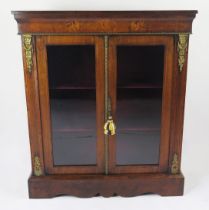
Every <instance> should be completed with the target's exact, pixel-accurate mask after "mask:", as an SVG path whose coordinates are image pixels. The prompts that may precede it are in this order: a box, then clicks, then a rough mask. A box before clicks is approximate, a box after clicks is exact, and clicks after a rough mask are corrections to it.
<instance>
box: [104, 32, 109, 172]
mask: <svg viewBox="0 0 209 210" xmlns="http://www.w3.org/2000/svg"><path fill="white" fill-rule="evenodd" d="M108 45H109V37H108V36H107V35H105V36H104V69H105V70H104V71H105V75H104V76H105V93H104V94H105V114H104V118H105V122H106V121H107V119H108V85H109V84H108V63H109V62H108V60H109V56H108V54H109V53H108V48H109V47H108ZM108 140H109V138H108V135H104V141H105V142H104V143H105V174H106V175H108V162H109V155H108V154H109V142H108Z"/></svg>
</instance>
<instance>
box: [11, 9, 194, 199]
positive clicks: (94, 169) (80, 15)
mask: <svg viewBox="0 0 209 210" xmlns="http://www.w3.org/2000/svg"><path fill="white" fill-rule="evenodd" d="M196 13H197V11H133V12H125V11H124V12H116V11H112V12H96V11H95V12H90V11H89V12H84V11H83V12H73V11H65V12H64V11H60V12H59V11H50V12H49V11H40V12H38V11H36V12H34V11H27V12H24V11H14V12H13V14H14V17H15V19H16V20H17V23H18V31H19V34H20V35H21V37H22V53H23V63H24V75H25V87H26V98H27V108H28V124H29V135H30V136H29V137H30V146H31V160H32V161H31V162H32V174H31V176H30V178H29V182H28V183H29V196H30V197H31V198H46V197H54V196H57V195H73V196H79V197H92V196H97V195H101V196H105V197H109V196H115V195H120V196H136V195H140V194H145V193H156V194H160V195H164V196H169V195H170V196H171V195H182V194H183V185H184V177H183V175H182V173H181V169H180V164H181V145H182V133H183V117H184V97H185V89H186V74H187V55H188V43H189V34H190V33H191V27H192V21H193V19H194V17H195V15H196Z"/></svg>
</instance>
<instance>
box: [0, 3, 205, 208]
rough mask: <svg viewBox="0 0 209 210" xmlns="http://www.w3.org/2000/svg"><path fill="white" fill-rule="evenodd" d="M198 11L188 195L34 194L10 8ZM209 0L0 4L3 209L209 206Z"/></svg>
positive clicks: (188, 121)
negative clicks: (87, 196) (85, 196)
mask: <svg viewBox="0 0 209 210" xmlns="http://www.w3.org/2000/svg"><path fill="white" fill-rule="evenodd" d="M166 9H167V10H178V9H179V10H184V9H197V10H198V11H199V13H198V15H197V17H196V19H195V20H194V23H193V35H191V37H190V47H189V48H190V51H189V63H188V80H187V93H186V109H185V123H184V140H183V156H182V171H183V173H184V175H185V177H186V179H185V194H184V196H183V197H160V196H158V195H147V196H139V197H135V198H120V197H114V198H108V199H106V198H102V197H97V198H91V199H79V198H74V197H69V196H66V197H58V198H54V199H47V200H45V199H42V200H29V199H28V192H27V178H28V176H29V174H30V171H31V168H30V150H29V140H28V129H27V113H26V101H25V91H24V80H23V68H22V57H21V43H20V37H19V36H17V26H16V22H15V20H14V19H13V16H12V15H11V14H10V11H11V10H166ZM208 36H209V3H208V1H207V0H175V1H172V0H141V1H139V0H129V1H128V0H74V1H73V0H70V1H69V0H35V1H32V0H5V1H3V0H2V1H1V6H0V102H1V103H0V209H1V210H7V209H12V210H16V209H21V210H24V209H29V208H30V210H32V209H36V210H37V209H38V210H41V209H44V210H46V209H50V210H53V209H56V210H57V209H62V210H64V209H72V210H75V209H91V210H98V209H100V210H106V209H108V210H110V209H114V210H116V209H122V210H125V209H128V210H134V209H137V210H138V209H140V208H141V209H154V208H156V209H162V210H163V209H166V210H167V209H170V210H174V209H175V210H176V209H178V210H185V209H189V210H197V209H201V210H206V209H207V210H208V209H209V38H208Z"/></svg>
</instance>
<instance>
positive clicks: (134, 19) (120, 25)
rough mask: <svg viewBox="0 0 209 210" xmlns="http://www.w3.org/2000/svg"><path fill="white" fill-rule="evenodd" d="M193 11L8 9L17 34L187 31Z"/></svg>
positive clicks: (190, 28) (190, 26)
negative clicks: (12, 17) (10, 10)
mask: <svg viewBox="0 0 209 210" xmlns="http://www.w3.org/2000/svg"><path fill="white" fill-rule="evenodd" d="M196 13H197V11H196V10H185V11H182V10H181V11H12V14H14V17H15V19H16V21H17V22H18V32H19V33H20V34H23V33H31V34H41V33H54V34H59V33H61V34H65V33H66V34H67V33H76V34H77V33H191V30H192V21H193V19H194V18H195V15H196Z"/></svg>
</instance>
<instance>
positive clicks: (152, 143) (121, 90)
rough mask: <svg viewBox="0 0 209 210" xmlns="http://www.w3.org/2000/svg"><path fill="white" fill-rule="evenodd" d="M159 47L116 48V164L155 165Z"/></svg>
mask: <svg viewBox="0 0 209 210" xmlns="http://www.w3.org/2000/svg"><path fill="white" fill-rule="evenodd" d="M163 63H164V47H163V46H118V47H117V112H116V121H117V122H116V125H117V132H116V133H117V134H116V139H117V140H116V164H117V165H136V164H138V165H140V164H142V165H143V164H159V150H160V127H161V107H162V85H163V68H164V67H163Z"/></svg>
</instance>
